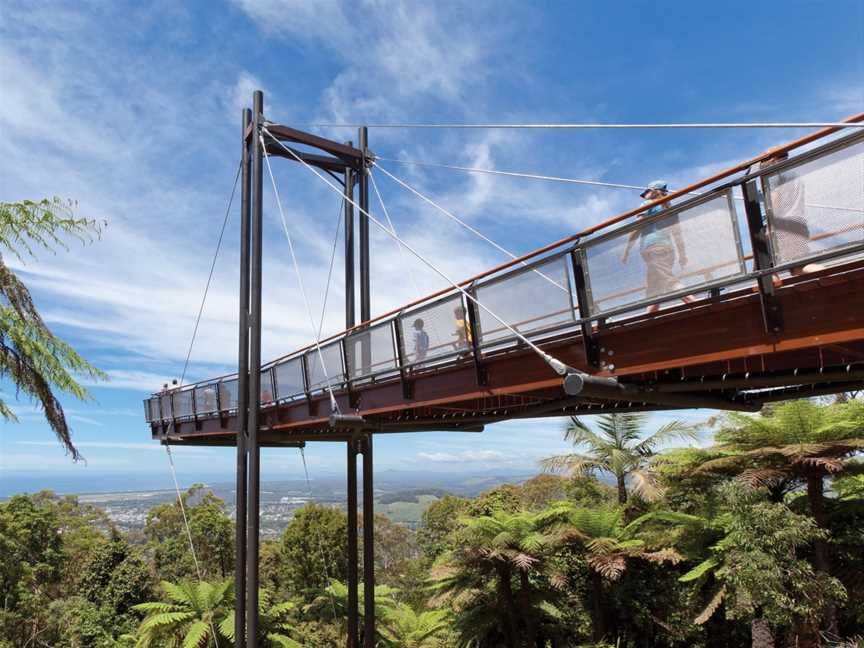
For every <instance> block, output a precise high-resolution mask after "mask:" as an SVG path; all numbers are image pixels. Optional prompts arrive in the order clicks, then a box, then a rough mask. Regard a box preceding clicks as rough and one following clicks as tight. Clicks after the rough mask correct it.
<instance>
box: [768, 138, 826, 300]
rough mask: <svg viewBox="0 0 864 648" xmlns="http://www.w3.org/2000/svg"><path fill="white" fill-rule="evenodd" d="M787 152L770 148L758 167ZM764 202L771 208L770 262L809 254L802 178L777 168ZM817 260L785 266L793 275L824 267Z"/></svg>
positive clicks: (779, 159)
mask: <svg viewBox="0 0 864 648" xmlns="http://www.w3.org/2000/svg"><path fill="white" fill-rule="evenodd" d="M788 157H789V154H788V153H786V152H785V151H782V152H781V151H776V150H774V149H771V156H770V157H768V158H766V159H765V160H763V161H762V163H761V164H760V165H759V168H760V170H761V169H765V168H767V167H771V166H773V165H775V164H778V163H780V162H783V161H785V160H786V159H787V158H788ZM767 184H768V192H767V194H766V195H765V199H766V203H767V206H768V208H769V209H770V211H771V220H770V222H769V226H770V227H771V229H772V230H773V232H772V233H773V236H772V244H773V246H774V262H775V263H777V264H782V263H788V262H790V261H796V260H798V259H803V258H806V257H808V256H810V254H812V251H811V249H810V226H809V224H808V223H807V207H806V205H805V203H804V182H803V181H802V180H801V178H800V177H799V176H798V174H797V173H795V172H794V171H780V172H779V173H777V174H775V175H774V176H773V177H770V178H769V180H768V183H767ZM824 269H825V266H822V265H819V264H818V263H808V264H806V265H801V266H796V267H793V268H789V273H790V274H791V275H792V276H793V277H797V276H800V275H803V274H808V273H810V272H819V271H820V270H824ZM772 279H773V281H774V285H775V286H780V285H781V284H782V283H783V282H782V281H781V280H780V278H779V277H778V276H777V275H773V277H772Z"/></svg>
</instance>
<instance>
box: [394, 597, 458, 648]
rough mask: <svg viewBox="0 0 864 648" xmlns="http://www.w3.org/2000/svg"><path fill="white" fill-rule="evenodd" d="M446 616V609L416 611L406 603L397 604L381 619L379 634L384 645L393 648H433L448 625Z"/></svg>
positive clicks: (447, 615)
mask: <svg viewBox="0 0 864 648" xmlns="http://www.w3.org/2000/svg"><path fill="white" fill-rule="evenodd" d="M448 617H449V614H448V611H447V610H424V611H422V612H416V611H415V610H413V609H412V608H411V607H409V606H407V605H404V604H403V605H397V606H396V607H395V608H393V609H391V610H389V611H388V612H387V614H386V616H384V618H383V619H382V620H383V624H382V625H383V628H382V632H381V634H382V635H383V639H384V643H385V645H386V646H392V647H393V648H433V647H434V646H436V645H437V641H436V639H437V638H438V637H440V636H441V635H443V634H445V633H446V631H447V629H448V627H449V618H448Z"/></svg>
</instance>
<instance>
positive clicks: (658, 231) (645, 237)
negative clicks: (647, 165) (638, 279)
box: [621, 180, 694, 313]
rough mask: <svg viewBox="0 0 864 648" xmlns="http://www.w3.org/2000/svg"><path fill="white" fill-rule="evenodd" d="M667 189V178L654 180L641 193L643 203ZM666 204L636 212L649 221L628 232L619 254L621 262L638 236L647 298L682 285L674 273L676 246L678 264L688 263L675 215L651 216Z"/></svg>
mask: <svg viewBox="0 0 864 648" xmlns="http://www.w3.org/2000/svg"><path fill="white" fill-rule="evenodd" d="M668 193H669V190H668V187H667V184H666V182H665V181H664V180H655V181H654V182H652V183H651V184H649V185H648V187H646V188H645V191H643V192H642V194H641V197H642V198H644V199H645V202H644V203H642V204H643V205H644V204H647V203H650V202H652V201H654V200H657V199H658V198H662V197H663V196H665V195H666V194H668ZM669 207H670V204H669V203H668V202H666V203H663V204H662V205H654V206H653V207H651V208H650V209H648V210H646V211H644V212H642V213H641V214H639V215H638V218H639V219H640V220H647V221H648V222H646V223H645V224H644V225H642V226H641V227H639V228H637V229H634V230H633V231H632V232H631V233H630V236H629V238H628V239H627V244H626V245H625V247H624V253H623V254H622V255H621V263H622V264H623V263H627V259H628V258H629V256H630V249H631V248H632V247H633V245H634V244H635V243H636V239H639V253H640V255H641V256H642V260H643V261H644V262H645V296H646V298H647V299H651V298H652V297H658V296H660V295H664V294H667V293H671V292H675V291H676V290H681V289H682V288H684V285H683V284H682V283H681V282H680V281H679V279H678V276H677V274H676V273H675V261H676V254H675V252H676V250H677V252H678V254H677V261H678V265H679V266H680V267H682V268H683V267H684V266H685V265H687V251H686V249H685V247H684V238H683V237H682V236H681V228H680V226H679V224H678V218H677V216H676V217H670V218H664V219H660V220H651V219H652V217H654V216H656V215H657V214H659V213H660V212H662V211H663V210H665V209H668V208H669ZM681 300H682V301H683V302H684V303H687V304H689V303H691V302H692V301H694V299H693V296H692V295H685V296H684V297H682V298H681ZM659 308H660V307H659V305H658V304H651V305H650V306H648V312H649V313H656V312H657V311H658V310H659Z"/></svg>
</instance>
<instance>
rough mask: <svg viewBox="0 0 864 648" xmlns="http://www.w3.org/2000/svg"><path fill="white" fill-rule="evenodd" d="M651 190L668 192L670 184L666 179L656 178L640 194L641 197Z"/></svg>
mask: <svg viewBox="0 0 864 648" xmlns="http://www.w3.org/2000/svg"><path fill="white" fill-rule="evenodd" d="M649 191H662V192H663V193H666V192H667V191H669V185H667V184H666V181H665V180H655V181H654V182H652V183H651V184H649V185H648V186H647V187H645V191H643V192H642V193H641V194H639V197H640V198H644V197H645V196H646V194H647V193H648V192H649Z"/></svg>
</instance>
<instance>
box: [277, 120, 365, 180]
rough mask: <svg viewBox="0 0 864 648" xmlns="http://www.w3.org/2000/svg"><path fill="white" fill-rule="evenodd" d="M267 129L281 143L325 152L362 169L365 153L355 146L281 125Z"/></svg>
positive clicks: (356, 168) (355, 167)
mask: <svg viewBox="0 0 864 648" xmlns="http://www.w3.org/2000/svg"><path fill="white" fill-rule="evenodd" d="M266 128H267V131H268V132H269V133H271V134H272V135H273V136H274V137H275V138H276V139H278V140H280V141H283V142H296V143H297V144H304V145H306V146H311V147H313V148H317V149H320V150H322V151H325V152H327V153H329V154H330V155H335V156H336V157H338V158H340V159H341V160H344V161H345V162H347V163H348V164H349V165H350V166H351V167H352V168H353V169H355V170H359V169H360V168H361V164H362V162H363V151H361V150H360V149H357V148H354V147H353V146H347V145H345V144H340V143H339V142H334V141H333V140H329V139H326V138H324V137H319V136H318V135H313V134H312V133H304V132H303V131H300V130H297V129H296V128H290V127H288V126H282V125H280V124H267V125H266Z"/></svg>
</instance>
